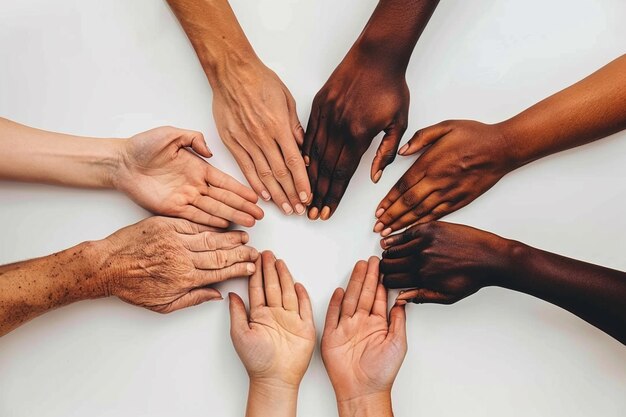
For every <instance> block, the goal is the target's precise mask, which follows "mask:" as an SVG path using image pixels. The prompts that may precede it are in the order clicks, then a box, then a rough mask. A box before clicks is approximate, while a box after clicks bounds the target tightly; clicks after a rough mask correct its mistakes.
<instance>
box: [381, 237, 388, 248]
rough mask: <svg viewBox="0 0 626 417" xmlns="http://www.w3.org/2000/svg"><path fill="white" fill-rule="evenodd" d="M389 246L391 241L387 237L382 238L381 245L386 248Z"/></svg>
mask: <svg viewBox="0 0 626 417" xmlns="http://www.w3.org/2000/svg"><path fill="white" fill-rule="evenodd" d="M388 246H389V243H388V242H387V239H381V240H380V247H381V248H383V249H386V248H387V247H388Z"/></svg>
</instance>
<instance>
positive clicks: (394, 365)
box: [322, 257, 407, 403]
mask: <svg viewBox="0 0 626 417" xmlns="http://www.w3.org/2000/svg"><path fill="white" fill-rule="evenodd" d="M378 264H379V261H378V258H376V257H371V258H370V259H369V262H365V261H359V262H358V263H357V264H356V266H355V267H354V270H353V271H352V276H351V277H350V282H349V283H348V288H347V289H346V291H345V294H344V291H343V289H341V288H338V289H337V290H335V292H334V294H333V296H332V298H331V300H330V304H329V306H328V313H327V315H326V324H325V326H324V335H323V336H322V359H323V360H324V366H325V367H326V371H327V372H328V376H329V377H330V380H331V382H332V384H333V388H334V389H335V394H336V396H337V401H338V402H339V403H342V402H347V401H353V400H356V399H363V398H372V397H376V396H379V395H381V396H383V397H388V396H389V395H390V392H391V386H392V385H393V381H394V380H395V378H396V375H397V374H398V371H399V370H400V365H402V361H403V360H404V355H405V354H406V350H407V344H406V326H405V320H406V317H405V312H404V306H394V307H393V308H392V309H391V311H390V313H389V322H388V321H387V291H386V290H385V288H384V287H383V286H382V284H380V283H379V282H378V277H379V273H378Z"/></svg>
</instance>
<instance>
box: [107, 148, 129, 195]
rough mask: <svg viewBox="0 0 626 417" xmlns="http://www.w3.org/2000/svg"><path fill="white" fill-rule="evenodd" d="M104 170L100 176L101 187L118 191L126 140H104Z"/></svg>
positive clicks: (123, 165)
mask: <svg viewBox="0 0 626 417" xmlns="http://www.w3.org/2000/svg"><path fill="white" fill-rule="evenodd" d="M103 141H104V149H105V150H104V154H103V155H105V158H104V161H105V162H106V163H105V164H104V165H103V166H104V169H103V170H102V171H101V174H100V177H101V178H100V182H101V183H102V186H103V187H106V188H115V189H119V184H120V177H121V176H122V172H123V170H124V167H125V166H126V165H125V164H124V161H125V155H126V144H127V143H128V139H104V140H103Z"/></svg>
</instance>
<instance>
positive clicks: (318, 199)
mask: <svg viewBox="0 0 626 417" xmlns="http://www.w3.org/2000/svg"><path fill="white" fill-rule="evenodd" d="M342 148H343V141H341V140H340V139H339V138H336V137H329V138H328V142H327V144H326V149H325V150H324V156H323V157H322V159H321V160H320V161H319V165H318V175H317V183H316V185H315V191H314V192H313V202H312V203H311V207H316V208H317V209H319V210H320V218H321V219H322V220H328V218H329V217H330V208H329V207H327V206H323V203H324V200H325V198H326V194H327V193H328V189H329V188H330V182H331V179H332V176H333V172H334V171H335V167H336V165H337V161H338V160H339V155H340V154H341V151H342Z"/></svg>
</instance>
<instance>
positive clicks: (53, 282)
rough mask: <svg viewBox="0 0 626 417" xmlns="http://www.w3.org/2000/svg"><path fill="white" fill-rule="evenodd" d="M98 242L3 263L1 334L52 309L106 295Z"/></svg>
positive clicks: (0, 288)
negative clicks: (30, 258)
mask: <svg viewBox="0 0 626 417" xmlns="http://www.w3.org/2000/svg"><path fill="white" fill-rule="evenodd" d="M98 244H99V243H98V242H86V243H81V244H79V245H77V246H74V247H73V248H70V249H67V250H64V251H62V252H58V253H55V254H53V255H49V256H45V257H42V258H37V259H32V260H29V261H24V262H17V263H14V264H10V265H4V266H0V336H3V335H5V334H7V333H8V332H10V331H11V330H13V329H15V328H17V327H19V326H21V325H22V324H24V323H26V322H27V321H29V320H31V319H33V318H35V317H37V316H39V315H41V314H43V313H45V312H47V311H49V310H52V309H55V308H58V307H62V306H64V305H67V304H71V303H73V302H76V301H80V300H85V299H92V298H99V297H104V296H105V294H106V292H105V287H104V285H103V281H102V279H101V276H100V274H99V269H100V267H99V263H98V262H99V259H102V258H101V257H100V255H99V253H98V250H97V245H98Z"/></svg>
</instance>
